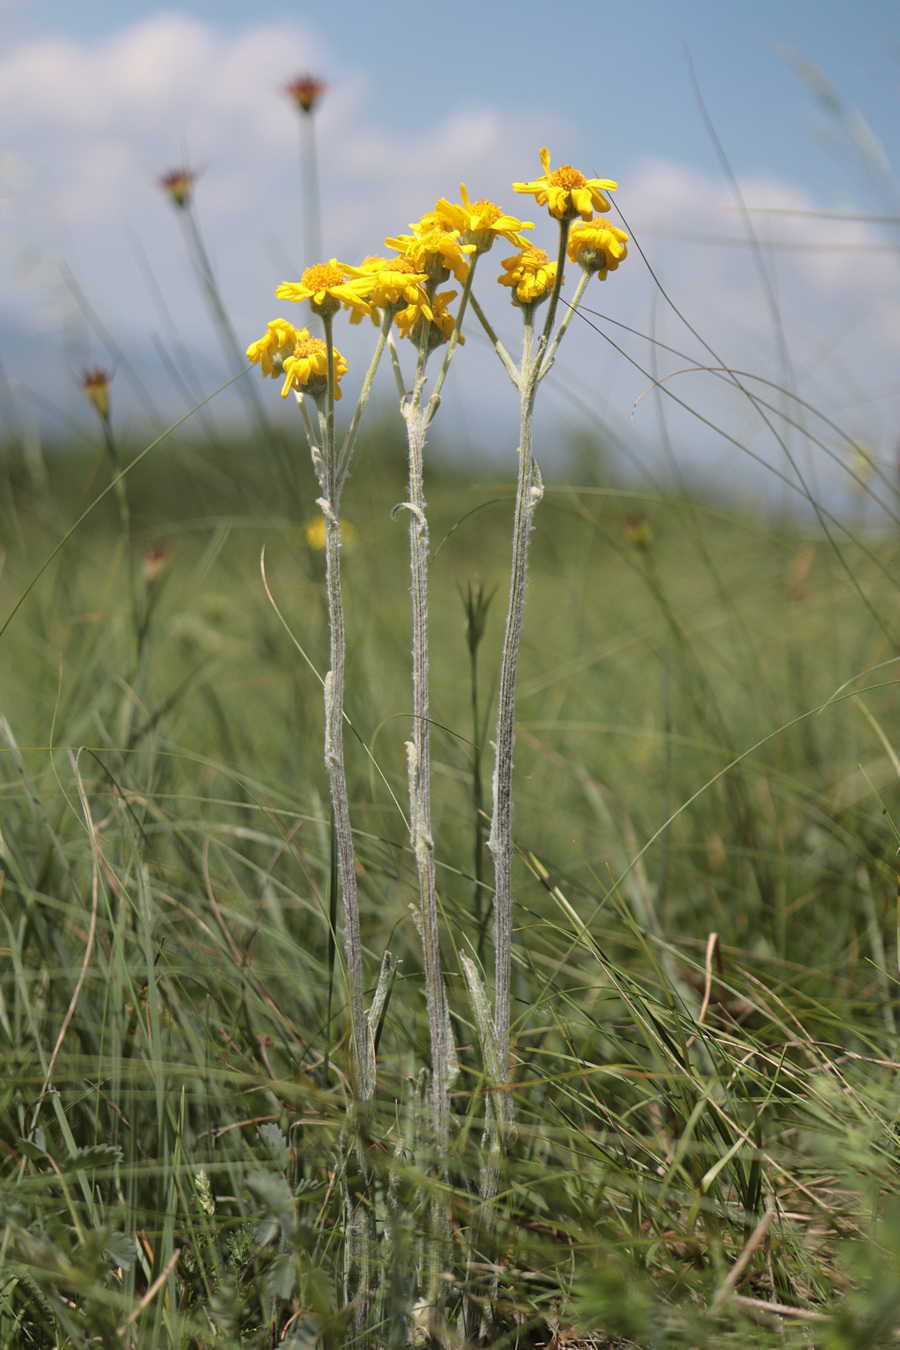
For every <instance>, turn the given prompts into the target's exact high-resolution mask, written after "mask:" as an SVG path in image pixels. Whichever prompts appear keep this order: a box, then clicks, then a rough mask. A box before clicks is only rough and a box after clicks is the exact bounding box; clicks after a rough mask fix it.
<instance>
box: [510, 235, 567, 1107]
mask: <svg viewBox="0 0 900 1350" xmlns="http://www.w3.org/2000/svg"><path fill="white" fill-rule="evenodd" d="M568 237H569V221H567V220H561V221H560V222H559V255H558V261H557V269H556V279H555V281H554V285H553V290H552V292H551V294H550V302H549V305H548V307H547V317H546V319H545V321H544V327H543V331H542V333H541V337H540V340H539V341H538V343H537V347H536V349H535V341H534V315H535V309H536V306H535V305H523V306H522V315H523V318H524V321H525V335H524V340H523V349H522V365H521V369H520V370H519V372H518V378H514V379H513V383H514V384H515V385H516V387H517V388H518V390H519V398H520V417H521V423H520V432H519V436H520V439H519V474H518V482H517V485H516V512H515V519H514V523H513V543H512V567H511V572H510V582H509V610H508V613H507V616H506V636H505V638H504V642H503V659H502V662H501V665H500V681H499V687H498V693H497V733H496V739H495V745H496V759H495V763H494V779H493V797H494V809H493V816H492V818H491V832H490V835H489V837H488V848H489V849H490V851H491V855H492V857H493V860H494V938H495V958H494V1034H495V1037H496V1054H497V1066H498V1071H499V1082H498V1084H497V1086H498V1087H500V1088H506V1087H508V1085H509V1025H510V996H511V988H510V976H511V970H512V855H513V842H512V771H513V745H514V743H515V711H516V668H517V665H518V660H519V644H520V642H521V637H522V624H523V621H524V615H525V585H526V582H527V577H528V536H529V534H530V533H531V527H532V524H533V521H534V513H535V510H536V509H537V504H538V502H539V501H540V500H541V497H542V496H543V493H544V487H543V483H542V481H541V475H540V471H539V469H538V467H537V465H536V464H535V462H534V458H533V455H532V428H533V422H534V400H535V396H536V394H537V387H538V384H539V383H540V381H541V380H542V379H543V377H544V375H546V373H547V371H548V370H549V369H550V364H551V363H552V358H553V354H555V352H556V348H557V346H558V342H559V337H557V340H556V342H554V343H553V345H552V347H551V348H550V352H549V356H548V351H547V348H548V344H549V343H550V338H551V334H552V331H553V322H554V319H555V316H556V308H557V304H558V303H559V294H560V289H561V287H562V280H563V267H564V264H565V260H566V243H567V241H568ZM580 293H581V292H579V296H580ZM501 359H502V357H501ZM504 364H506V363H505V362H504ZM506 1095H507V1096H508V1094H506ZM509 1110H510V1113H511V1111H512V1108H511V1106H510V1107H509ZM511 1118H512V1117H511Z"/></svg>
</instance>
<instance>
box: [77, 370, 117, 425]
mask: <svg viewBox="0 0 900 1350" xmlns="http://www.w3.org/2000/svg"><path fill="white" fill-rule="evenodd" d="M111 381H112V371H110V370H104V369H103V367H102V366H92V367H91V369H90V370H86V371H85V372H84V374H83V375H82V377H81V387H82V389H83V390H84V392H85V395H86V396H87V397H88V398H89V399H90V400H91V402H92V403H93V405H94V407H95V408H96V409H97V412H98V413H99V414H100V416H101V417H102V418H103V421H104V422H108V421H109V386H110V382H111Z"/></svg>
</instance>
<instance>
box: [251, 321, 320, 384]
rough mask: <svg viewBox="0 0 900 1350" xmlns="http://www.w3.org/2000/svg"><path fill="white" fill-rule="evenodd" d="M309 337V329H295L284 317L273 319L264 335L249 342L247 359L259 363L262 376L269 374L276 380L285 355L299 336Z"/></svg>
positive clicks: (287, 354)
mask: <svg viewBox="0 0 900 1350" xmlns="http://www.w3.org/2000/svg"><path fill="white" fill-rule="evenodd" d="M308 337H309V329H308V328H301V329H297V328H295V327H294V325H293V324H292V323H288V322H287V321H286V320H285V319H273V320H272V322H271V323H270V324H269V326H268V330H267V332H266V335H265V337H262V338H260V339H259V341H258V342H251V344H250V346H249V347H248V348H247V360H248V361H252V362H253V363H254V364H257V363H258V364H259V366H260V368H261V369H262V373H263V378H265V377H266V376H267V375H271V377H272V379H273V380H277V378H278V376H279V375H280V374H281V373H282V370H283V368H284V361H285V357H287V356H290V355H291V353H292V352H293V350H294V348H295V347H296V345H297V343H298V342H299V341H300V340H301V338H308Z"/></svg>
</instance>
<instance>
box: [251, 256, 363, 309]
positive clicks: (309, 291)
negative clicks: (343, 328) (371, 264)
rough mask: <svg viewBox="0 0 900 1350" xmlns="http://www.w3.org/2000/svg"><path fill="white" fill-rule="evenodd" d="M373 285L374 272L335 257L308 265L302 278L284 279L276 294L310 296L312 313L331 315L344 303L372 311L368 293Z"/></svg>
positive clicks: (289, 297) (296, 298)
mask: <svg viewBox="0 0 900 1350" xmlns="http://www.w3.org/2000/svg"><path fill="white" fill-rule="evenodd" d="M371 287H372V276H371V273H367V272H363V271H362V269H361V268H359V267H347V266H346V265H345V264H344V263H339V262H338V260H337V258H332V259H331V261H330V262H327V263H317V264H316V266H315V267H307V269H306V271H305V272H304V273H303V276H302V278H301V279H300V281H285V282H284V283H283V284H282V285H281V286H279V287H278V289H277V290H276V291H275V294H276V295H277V296H278V298H279V300H294V301H299V300H308V301H309V305H310V309H311V310H312V312H313V314H318V315H320V316H321V317H322V318H330V317H331V315H332V314H336V313H337V312H338V310H339V309H340V307H341V305H344V306H345V307H346V308H347V309H353V310H357V309H358V310H361V311H362V313H363V314H371V312H372V307H371V305H370V304H369V303H368V300H367V297H368V294H369V291H370V290H371Z"/></svg>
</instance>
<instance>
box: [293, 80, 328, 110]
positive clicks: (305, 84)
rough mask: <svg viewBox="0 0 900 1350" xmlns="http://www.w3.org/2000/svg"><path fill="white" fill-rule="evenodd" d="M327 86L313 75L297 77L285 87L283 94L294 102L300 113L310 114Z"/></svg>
mask: <svg viewBox="0 0 900 1350" xmlns="http://www.w3.org/2000/svg"><path fill="white" fill-rule="evenodd" d="M327 88H328V85H327V84H325V83H324V81H322V80H317V79H316V77H315V75H299V76H298V77H297V79H296V80H292V81H291V83H290V84H289V85H286V87H285V91H284V92H285V93H286V94H287V95H288V96H289V97H290V98H292V99H293V100H294V102H295V103H296V105H297V107H298V108H299V109H300V111H301V112H305V113H310V112H312V110H313V108H314V107H315V106H316V104H317V103H318V101H319V99H320V98H321V97H322V95H323V94H324V93H325V90H326V89H327Z"/></svg>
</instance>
